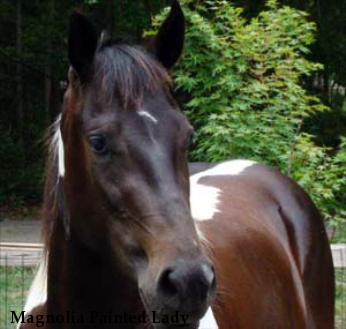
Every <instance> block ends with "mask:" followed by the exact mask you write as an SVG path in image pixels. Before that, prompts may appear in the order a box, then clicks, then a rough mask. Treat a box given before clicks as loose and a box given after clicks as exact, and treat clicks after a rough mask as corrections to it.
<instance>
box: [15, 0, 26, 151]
mask: <svg viewBox="0 0 346 329" xmlns="http://www.w3.org/2000/svg"><path fill="white" fill-rule="evenodd" d="M16 11H17V26H16V29H17V45H16V47H17V49H16V51H17V58H18V61H17V67H16V71H17V72H16V73H17V90H16V93H17V96H16V97H17V134H18V135H17V136H18V141H17V142H18V147H19V150H20V154H24V153H23V152H24V136H23V127H24V124H23V122H24V113H23V68H22V64H21V59H22V56H23V27H22V1H21V0H17V6H16Z"/></svg>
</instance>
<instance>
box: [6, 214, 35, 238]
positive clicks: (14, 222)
mask: <svg viewBox="0 0 346 329" xmlns="http://www.w3.org/2000/svg"><path fill="white" fill-rule="evenodd" d="M0 242H23V243H39V242H41V221H40V220H37V219H29V218H27V219H3V220H1V221H0Z"/></svg>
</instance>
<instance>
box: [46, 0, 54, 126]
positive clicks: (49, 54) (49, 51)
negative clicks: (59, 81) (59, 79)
mask: <svg viewBox="0 0 346 329" xmlns="http://www.w3.org/2000/svg"><path fill="white" fill-rule="evenodd" d="M48 6H49V17H50V19H49V22H50V23H49V24H52V22H53V21H54V20H53V17H54V7H55V1H54V0H50V2H49V5H48ZM47 31H48V35H47V55H46V69H45V77H44V111H45V121H46V127H47V126H48V125H49V124H50V123H51V121H52V118H51V113H52V112H53V111H52V109H51V106H52V104H53V101H52V96H53V95H52V87H53V84H52V74H53V72H52V71H53V70H52V59H51V57H52V37H51V36H52V33H51V32H52V28H48V29H47Z"/></svg>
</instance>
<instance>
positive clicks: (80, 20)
mask: <svg viewBox="0 0 346 329" xmlns="http://www.w3.org/2000/svg"><path fill="white" fill-rule="evenodd" d="M96 48H97V33H96V30H95V28H94V26H93V25H92V24H91V22H90V21H89V20H88V19H87V18H86V17H85V16H84V15H83V14H82V13H81V12H80V11H79V10H74V11H73V13H72V16H71V19H70V27H69V36H68V58H69V61H70V64H71V66H72V67H73V69H74V71H75V73H76V74H77V75H78V76H79V78H80V79H84V78H86V76H87V74H88V72H89V69H90V67H91V65H92V63H93V60H94V56H95V52H96Z"/></svg>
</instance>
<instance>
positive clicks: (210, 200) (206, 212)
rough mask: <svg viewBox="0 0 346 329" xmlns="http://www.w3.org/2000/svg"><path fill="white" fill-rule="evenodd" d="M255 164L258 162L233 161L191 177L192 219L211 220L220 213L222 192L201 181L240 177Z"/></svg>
mask: <svg viewBox="0 0 346 329" xmlns="http://www.w3.org/2000/svg"><path fill="white" fill-rule="evenodd" d="M254 164H256V162H253V161H249V160H232V161H227V162H223V163H220V164H219V165H217V166H215V167H213V168H211V169H208V170H206V171H203V172H200V173H198V174H195V175H193V176H191V177H190V204H191V213H192V217H193V218H194V219H195V220H198V221H203V220H211V219H213V217H214V215H215V214H216V213H218V212H219V209H218V204H219V201H220V200H219V199H220V194H221V190H220V189H218V188H216V187H213V186H207V185H203V184H202V183H200V182H199V180H201V179H202V178H204V177H209V176H227V175H230V176H235V175H240V174H241V173H242V172H243V171H244V170H245V169H247V168H249V167H251V166H252V165H254Z"/></svg>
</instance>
